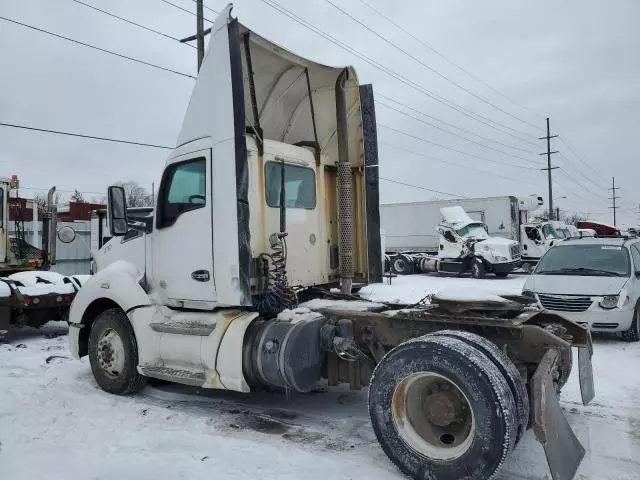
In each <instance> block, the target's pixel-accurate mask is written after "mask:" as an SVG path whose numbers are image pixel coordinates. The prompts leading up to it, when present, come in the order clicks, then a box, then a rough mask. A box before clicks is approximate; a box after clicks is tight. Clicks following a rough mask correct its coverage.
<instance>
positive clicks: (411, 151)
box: [379, 142, 540, 187]
mask: <svg viewBox="0 0 640 480" xmlns="http://www.w3.org/2000/svg"><path fill="white" fill-rule="evenodd" d="M379 144H380V145H385V146H387V147H390V148H393V149H396V150H399V151H401V152H405V153H408V154H410V155H415V156H417V157H422V158H425V159H427V160H433V161H435V162H440V163H443V164H445V165H449V166H452V167H458V168H461V169H463V170H466V171H470V172H476V173H480V174H482V175H486V176H489V177H492V178H501V179H503V180H509V181H512V182H518V183H520V184H523V185H531V186H535V187H539V186H540V185H536V184H534V183H529V182H525V181H523V180H522V178H513V177H507V176H505V175H500V174H497V173H493V172H489V171H487V170H481V169H478V168H473V167H470V166H468V165H460V164H458V163H453V162H451V161H450V160H443V159H442V158H438V157H433V156H431V155H425V154H423V153H419V152H415V151H413V150H409V149H407V148H404V147H399V146H397V145H393V144H392V143H387V142H379Z"/></svg>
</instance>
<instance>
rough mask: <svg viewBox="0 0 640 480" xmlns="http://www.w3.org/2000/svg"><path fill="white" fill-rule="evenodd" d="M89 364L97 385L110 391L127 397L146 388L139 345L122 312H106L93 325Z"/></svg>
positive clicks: (114, 309) (111, 310) (127, 319)
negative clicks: (139, 368)
mask: <svg viewBox="0 0 640 480" xmlns="http://www.w3.org/2000/svg"><path fill="white" fill-rule="evenodd" d="M89 363H90V364H91V371H92V372H93V376H94V378H95V379H96V382H97V383H98V385H99V386H100V388H102V389H103V390H105V391H106V392H109V393H114V394H116V395H126V394H129V393H133V392H137V391H138V390H140V389H141V388H142V387H144V384H145V382H146V378H145V377H143V376H142V375H140V374H139V373H138V370H137V367H138V343H137V342H136V337H135V334H134V333H133V328H132V327H131V323H129V318H128V317H127V315H126V314H125V313H124V312H123V311H122V310H120V309H118V308H113V309H110V310H106V311H104V312H102V313H101V314H100V315H98V317H97V318H96V319H95V321H94V322H93V325H92V326H91V333H90V334H89Z"/></svg>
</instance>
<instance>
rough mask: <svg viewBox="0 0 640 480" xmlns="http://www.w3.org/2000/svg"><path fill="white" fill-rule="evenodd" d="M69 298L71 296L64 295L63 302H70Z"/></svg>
mask: <svg viewBox="0 0 640 480" xmlns="http://www.w3.org/2000/svg"><path fill="white" fill-rule="evenodd" d="M71 298H72V297H71V295H65V296H64V301H65V302H70V301H71Z"/></svg>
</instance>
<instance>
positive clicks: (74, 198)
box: [69, 190, 86, 203]
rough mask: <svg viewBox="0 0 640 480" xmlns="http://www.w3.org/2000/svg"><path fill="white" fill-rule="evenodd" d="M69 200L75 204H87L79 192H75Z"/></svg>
mask: <svg viewBox="0 0 640 480" xmlns="http://www.w3.org/2000/svg"><path fill="white" fill-rule="evenodd" d="M69 200H70V201H72V202H75V203H86V202H85V200H84V195H83V194H82V192H81V191H79V190H74V191H73V193H72V194H71V197H70V198H69Z"/></svg>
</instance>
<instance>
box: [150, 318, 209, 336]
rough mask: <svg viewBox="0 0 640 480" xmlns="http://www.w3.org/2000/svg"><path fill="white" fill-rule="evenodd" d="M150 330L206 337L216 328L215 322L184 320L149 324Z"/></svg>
mask: <svg viewBox="0 0 640 480" xmlns="http://www.w3.org/2000/svg"><path fill="white" fill-rule="evenodd" d="M150 327H151V330H153V331H156V332H159V333H173V334H175V335H195V336H199V337H207V336H209V335H210V334H211V332H213V331H214V330H215V328H216V324H215V323H213V324H210V323H202V322H198V321H186V322H175V321H171V322H156V323H151V324H150Z"/></svg>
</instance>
